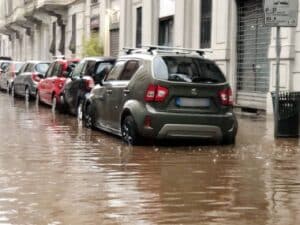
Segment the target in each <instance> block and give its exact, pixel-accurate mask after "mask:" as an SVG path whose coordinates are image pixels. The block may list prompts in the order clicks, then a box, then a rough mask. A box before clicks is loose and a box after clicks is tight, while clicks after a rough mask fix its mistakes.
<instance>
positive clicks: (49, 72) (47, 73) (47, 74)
mask: <svg viewBox="0 0 300 225" xmlns="http://www.w3.org/2000/svg"><path fill="white" fill-rule="evenodd" d="M54 66H55V63H52V64H50V66H49V68H48V70H47V72H46V77H50V76H51V74H52V71H53V69H54Z"/></svg>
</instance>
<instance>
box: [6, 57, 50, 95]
mask: <svg viewBox="0 0 300 225" xmlns="http://www.w3.org/2000/svg"><path fill="white" fill-rule="evenodd" d="M49 65H50V62H41V61H28V62H26V63H25V64H24V65H23V66H22V68H21V70H20V72H19V73H17V74H16V77H15V79H14V81H13V83H12V86H11V90H12V95H18V96H23V97H25V99H26V100H30V98H32V97H35V96H36V90H37V85H38V83H39V82H40V80H41V79H43V78H44V76H45V74H46V71H47V70H48V68H49Z"/></svg>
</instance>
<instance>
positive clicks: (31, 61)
mask: <svg viewBox="0 0 300 225" xmlns="http://www.w3.org/2000/svg"><path fill="white" fill-rule="evenodd" d="M25 63H32V64H38V63H51V62H50V61H38V60H29V61H26V62H25Z"/></svg>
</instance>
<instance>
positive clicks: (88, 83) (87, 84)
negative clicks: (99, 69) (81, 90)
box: [85, 79, 95, 90]
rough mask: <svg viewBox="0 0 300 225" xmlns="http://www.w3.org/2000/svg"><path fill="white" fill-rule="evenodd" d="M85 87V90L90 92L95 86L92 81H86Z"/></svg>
mask: <svg viewBox="0 0 300 225" xmlns="http://www.w3.org/2000/svg"><path fill="white" fill-rule="evenodd" d="M85 85H86V89H87V90H91V89H92V88H93V87H94V86H95V83H94V81H93V80H92V79H87V80H85Z"/></svg>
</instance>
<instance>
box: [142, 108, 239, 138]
mask: <svg viewBox="0 0 300 225" xmlns="http://www.w3.org/2000/svg"><path fill="white" fill-rule="evenodd" d="M146 116H147V117H150V118H151V126H150V127H149V126H145V125H144V120H145V117H146ZM136 119H137V118H136ZM136 123H137V126H138V129H139V133H140V134H141V136H143V137H146V138H151V139H152V138H154V139H176V138H179V139H214V140H222V138H223V137H225V136H227V137H228V136H235V135H236V133H237V128H238V123H237V120H236V117H235V115H234V113H232V112H228V113H226V114H222V115H219V114H207V115H203V114H178V113H161V112H149V111H148V112H144V115H143V117H141V114H139V118H138V119H137V120H136Z"/></svg>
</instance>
